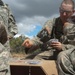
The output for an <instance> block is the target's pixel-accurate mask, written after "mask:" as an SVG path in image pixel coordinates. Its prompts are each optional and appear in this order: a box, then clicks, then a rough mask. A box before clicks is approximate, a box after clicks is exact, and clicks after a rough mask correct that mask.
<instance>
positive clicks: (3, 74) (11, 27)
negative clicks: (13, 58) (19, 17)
mask: <svg viewBox="0 0 75 75" xmlns="http://www.w3.org/2000/svg"><path fill="white" fill-rule="evenodd" d="M0 22H1V23H2V24H3V25H4V26H5V29H6V32H7V41H6V42H5V43H3V44H2V43H0V49H1V50H2V51H3V52H2V53H1V54H0V75H7V74H8V68H9V67H8V63H7V60H9V58H10V57H9V55H10V45H9V39H11V38H12V37H13V36H14V35H15V34H16V33H17V25H16V24H15V23H16V22H15V19H14V16H13V15H12V13H11V11H10V9H9V7H8V5H7V4H5V3H3V1H2V0H0ZM1 35H3V34H1ZM3 38H4V37H3ZM0 40H1V39H0ZM1 60H2V61H1ZM1 64H2V65H1Z"/></svg>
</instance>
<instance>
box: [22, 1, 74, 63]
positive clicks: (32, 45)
mask: <svg viewBox="0 0 75 75" xmlns="http://www.w3.org/2000/svg"><path fill="white" fill-rule="evenodd" d="M66 3H68V4H66ZM69 4H70V5H69ZM72 5H74V4H73V2H72V0H64V2H62V4H61V7H60V9H59V11H60V17H58V18H56V19H53V20H48V21H47V22H46V23H45V25H44V27H43V29H42V30H41V31H40V32H39V33H38V35H37V36H36V37H35V38H33V39H32V40H31V39H26V40H25V41H24V42H23V44H22V45H23V46H25V48H26V50H28V52H29V50H30V52H31V50H35V49H38V48H40V51H39V52H36V51H35V52H34V53H32V54H28V56H27V57H26V58H27V59H46V60H50V59H57V55H58V54H60V53H61V52H64V51H65V50H68V51H70V49H75V47H74V46H75V24H74V20H73V18H72V15H73V13H74V7H73V6H72ZM50 39H58V41H56V42H55V41H54V42H51V43H49V44H47V42H48V41H49V40H50ZM57 62H59V61H57Z"/></svg>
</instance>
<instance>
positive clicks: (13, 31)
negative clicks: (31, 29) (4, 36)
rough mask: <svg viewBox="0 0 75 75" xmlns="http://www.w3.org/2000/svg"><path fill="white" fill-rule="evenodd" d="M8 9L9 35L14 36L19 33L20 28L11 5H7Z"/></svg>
mask: <svg viewBox="0 0 75 75" xmlns="http://www.w3.org/2000/svg"><path fill="white" fill-rule="evenodd" d="M7 10H8V30H9V37H13V36H14V35H15V34H17V32H18V29H17V25H16V21H15V17H14V16H13V14H12V12H11V10H10V8H9V6H8V5H7Z"/></svg>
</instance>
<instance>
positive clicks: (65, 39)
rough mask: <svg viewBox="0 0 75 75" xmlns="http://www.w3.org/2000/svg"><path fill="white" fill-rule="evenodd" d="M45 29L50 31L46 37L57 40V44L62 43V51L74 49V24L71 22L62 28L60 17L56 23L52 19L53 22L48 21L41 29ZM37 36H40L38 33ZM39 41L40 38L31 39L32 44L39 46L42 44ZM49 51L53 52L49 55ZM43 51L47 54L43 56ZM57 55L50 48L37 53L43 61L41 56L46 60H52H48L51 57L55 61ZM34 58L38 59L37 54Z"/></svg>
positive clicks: (56, 52)
mask: <svg viewBox="0 0 75 75" xmlns="http://www.w3.org/2000/svg"><path fill="white" fill-rule="evenodd" d="M54 22H55V26H54ZM53 26H54V27H55V29H54V30H53V31H52V29H53ZM46 27H47V28H48V30H49V31H50V34H49V35H48V36H50V39H51V38H56V39H58V40H59V42H61V43H62V51H64V50H70V49H73V48H75V47H74V46H75V24H74V23H73V22H72V21H71V22H68V25H67V26H65V27H63V24H62V21H61V19H60V17H58V18H56V21H55V20H54V19H53V20H48V21H47V22H46V23H45V25H44V27H43V29H45V28H46ZM39 34H40V32H39ZM43 35H44V34H43ZM40 39H41V38H40V37H37V36H36V37H35V38H33V41H34V44H37V45H39V46H40V45H41V44H42V43H41V42H42V41H41V40H40ZM43 40H44V39H43ZM49 50H51V51H53V52H52V53H51V51H50V52H49ZM45 51H47V52H48V53H47V54H45V53H44V52H45ZM49 53H50V54H51V55H50V54H49ZM58 53H59V51H58V50H55V49H53V48H51V47H50V48H48V49H46V50H44V49H43V50H42V51H41V52H39V54H40V56H41V59H43V57H42V55H43V56H45V57H47V60H48V58H49V59H52V58H50V57H52V56H53V59H56V57H57V55H58ZM41 54H42V55H41ZM52 54H53V55H52ZM35 57H37V58H38V54H36V56H35ZM35 57H34V58H35ZM39 59H40V58H39ZM45 59H46V58H45Z"/></svg>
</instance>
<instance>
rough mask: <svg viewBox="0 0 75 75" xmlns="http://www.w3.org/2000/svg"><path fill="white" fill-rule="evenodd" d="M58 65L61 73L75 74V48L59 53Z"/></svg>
mask: <svg viewBox="0 0 75 75" xmlns="http://www.w3.org/2000/svg"><path fill="white" fill-rule="evenodd" d="M57 66H58V74H59V75H75V48H74V49H73V48H72V49H69V51H68V50H66V51H62V52H61V53H59V55H58V59H57Z"/></svg>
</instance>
